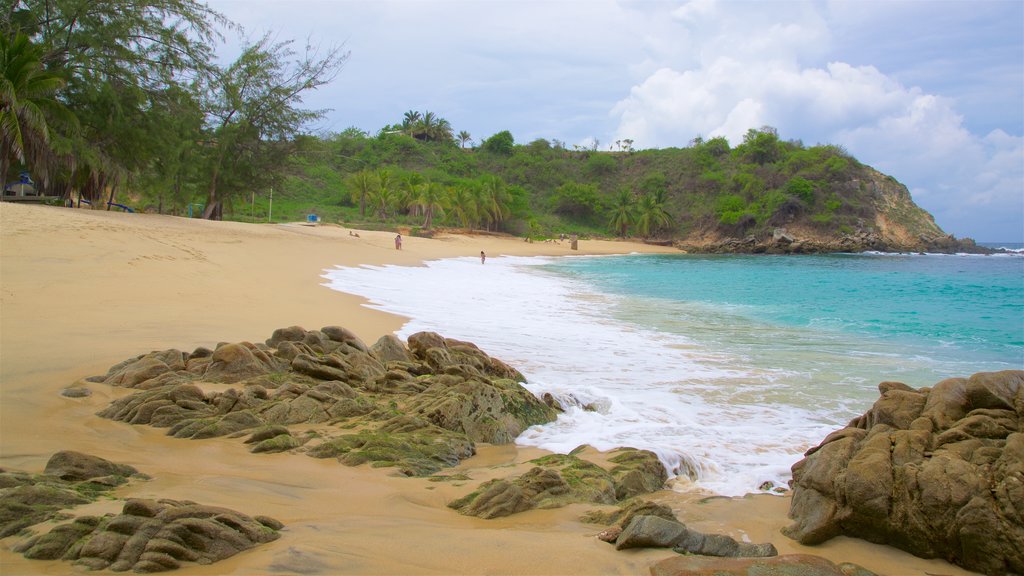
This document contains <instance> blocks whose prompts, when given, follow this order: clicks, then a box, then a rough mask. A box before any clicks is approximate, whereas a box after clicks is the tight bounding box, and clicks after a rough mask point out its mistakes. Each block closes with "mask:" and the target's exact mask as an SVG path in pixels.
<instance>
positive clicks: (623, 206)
mask: <svg viewBox="0 0 1024 576" xmlns="http://www.w3.org/2000/svg"><path fill="white" fill-rule="evenodd" d="M635 208H636V199H635V198H633V194H632V193H631V192H630V191H629V190H626V189H622V190H619V193H618V194H617V195H616V196H615V200H614V201H613V203H612V209H611V217H610V218H609V219H608V226H610V227H611V228H612V229H613V230H615V232H616V233H617V234H618V235H619V236H625V235H626V233H627V232H628V231H629V227H630V225H632V224H633V220H634V219H635V216H634V211H635Z"/></svg>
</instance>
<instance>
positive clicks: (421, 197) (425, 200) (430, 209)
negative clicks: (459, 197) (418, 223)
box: [413, 180, 448, 230]
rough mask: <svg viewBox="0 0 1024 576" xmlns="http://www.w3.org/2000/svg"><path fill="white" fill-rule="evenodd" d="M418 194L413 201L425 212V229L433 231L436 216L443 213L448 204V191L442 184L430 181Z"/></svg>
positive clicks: (421, 187) (423, 185)
mask: <svg viewBox="0 0 1024 576" xmlns="http://www.w3.org/2000/svg"><path fill="white" fill-rule="evenodd" d="M417 192H418V194H417V195H416V198H415V200H413V201H414V202H415V203H416V206H418V207H419V208H420V209H421V210H422V211H423V216H424V218H423V227H424V228H426V229H427V230H431V229H432V228H433V225H434V215H435V214H437V213H438V212H441V211H443V210H444V208H445V206H447V204H448V197H447V194H446V190H445V188H444V186H442V185H441V184H439V183H437V182H432V181H429V180H428V181H426V182H424V183H423V184H421V185H420V187H419V190H418V191H417Z"/></svg>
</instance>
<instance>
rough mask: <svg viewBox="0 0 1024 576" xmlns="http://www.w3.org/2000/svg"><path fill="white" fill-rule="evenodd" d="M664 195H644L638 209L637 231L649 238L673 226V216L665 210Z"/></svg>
mask: <svg viewBox="0 0 1024 576" xmlns="http://www.w3.org/2000/svg"><path fill="white" fill-rule="evenodd" d="M663 197H664V195H663V194H658V193H655V194H644V195H643V196H641V197H640V204H639V206H638V208H637V217H636V229H637V232H639V233H640V235H641V236H643V237H645V238H647V237H649V236H650V235H651V234H652V233H656V232H658V231H659V230H661V229H662V228H665V227H666V226H669V225H671V224H672V222H673V220H672V215H671V214H669V213H668V211H666V210H665V202H664V200H663Z"/></svg>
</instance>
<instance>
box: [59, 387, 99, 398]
mask: <svg viewBox="0 0 1024 576" xmlns="http://www.w3.org/2000/svg"><path fill="white" fill-rule="evenodd" d="M60 395H61V396H64V397H65V398H88V397H89V396H92V390H89V389H88V388H85V387H84V386H74V387H71V388H65V389H63V390H61V391H60Z"/></svg>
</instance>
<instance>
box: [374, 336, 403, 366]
mask: <svg viewBox="0 0 1024 576" xmlns="http://www.w3.org/2000/svg"><path fill="white" fill-rule="evenodd" d="M370 355H371V356H373V357H374V358H376V359H377V360H379V361H381V362H383V363H384V364H387V363H388V362H412V361H413V357H412V354H411V353H409V349H408V348H407V347H406V346H405V344H404V343H403V342H402V341H401V340H399V339H398V338H397V337H395V336H394V335H392V334H387V335H384V336H381V337H380V339H379V340H377V342H376V343H375V344H374V345H373V346H372V347H371V348H370Z"/></svg>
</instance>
